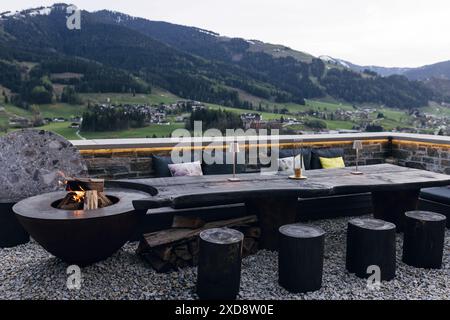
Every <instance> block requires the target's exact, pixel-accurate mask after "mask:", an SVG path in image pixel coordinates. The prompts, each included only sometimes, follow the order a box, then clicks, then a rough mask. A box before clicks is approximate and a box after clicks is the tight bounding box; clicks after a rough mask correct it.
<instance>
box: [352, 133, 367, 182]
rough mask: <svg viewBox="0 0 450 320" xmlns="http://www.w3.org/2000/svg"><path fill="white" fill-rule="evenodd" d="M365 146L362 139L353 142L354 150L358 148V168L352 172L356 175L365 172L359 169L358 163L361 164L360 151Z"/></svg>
mask: <svg viewBox="0 0 450 320" xmlns="http://www.w3.org/2000/svg"><path fill="white" fill-rule="evenodd" d="M362 148H363V143H362V141H361V140H355V141H354V142H353V150H356V169H355V171H352V172H351V174H354V175H362V174H364V173H363V172H361V171H359V170H358V164H359V151H360V150H362Z"/></svg>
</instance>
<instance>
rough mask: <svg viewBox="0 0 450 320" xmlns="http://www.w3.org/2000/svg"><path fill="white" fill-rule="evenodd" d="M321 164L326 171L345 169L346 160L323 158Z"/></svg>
mask: <svg viewBox="0 0 450 320" xmlns="http://www.w3.org/2000/svg"><path fill="white" fill-rule="evenodd" d="M319 159H320V164H321V165H322V168H324V169H334V168H345V163H344V159H343V158H342V157H338V158H322V157H320V158H319Z"/></svg>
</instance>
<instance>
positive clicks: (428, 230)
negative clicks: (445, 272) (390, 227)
mask: <svg viewBox="0 0 450 320" xmlns="http://www.w3.org/2000/svg"><path fill="white" fill-rule="evenodd" d="M405 216H406V224H405V233H404V238H403V239H404V240H403V262H404V263H406V264H408V265H410V266H413V267H417V268H430V269H440V268H441V267H442V256H443V251H444V239H445V225H446V217H445V216H444V215H442V214H438V213H434V212H427V211H409V212H406V213H405Z"/></svg>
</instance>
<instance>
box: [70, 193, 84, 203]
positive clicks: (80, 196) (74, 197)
mask: <svg viewBox="0 0 450 320" xmlns="http://www.w3.org/2000/svg"><path fill="white" fill-rule="evenodd" d="M85 196H86V192H84V191H73V194H72V200H73V201H74V202H77V203H80V202H83V201H84V198H85Z"/></svg>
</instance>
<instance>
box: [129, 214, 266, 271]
mask: <svg viewBox="0 0 450 320" xmlns="http://www.w3.org/2000/svg"><path fill="white" fill-rule="evenodd" d="M256 223H257V218H256V216H248V217H243V218H237V219H230V220H221V221H214V222H209V223H205V222H204V221H203V220H201V219H200V218H198V217H182V216H175V217H174V221H173V225H172V228H171V229H167V230H162V231H157V232H152V233H148V234H145V235H143V237H142V239H141V242H140V243H139V247H138V249H137V254H139V255H140V256H141V257H142V258H143V259H144V260H145V261H147V262H148V263H149V264H150V266H151V267H152V268H153V269H155V270H156V271H157V272H170V271H173V270H177V269H178V268H184V267H188V266H196V265H197V263H198V253H199V245H198V243H199V235H200V233H201V232H202V231H204V230H207V229H212V228H222V227H228V228H233V229H236V230H239V231H241V232H242V233H243V234H244V236H245V237H244V243H243V256H244V257H246V256H248V255H251V254H255V253H256V252H257V251H258V239H259V237H260V234H261V230H260V229H259V227H257V225H256Z"/></svg>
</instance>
